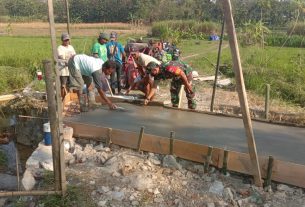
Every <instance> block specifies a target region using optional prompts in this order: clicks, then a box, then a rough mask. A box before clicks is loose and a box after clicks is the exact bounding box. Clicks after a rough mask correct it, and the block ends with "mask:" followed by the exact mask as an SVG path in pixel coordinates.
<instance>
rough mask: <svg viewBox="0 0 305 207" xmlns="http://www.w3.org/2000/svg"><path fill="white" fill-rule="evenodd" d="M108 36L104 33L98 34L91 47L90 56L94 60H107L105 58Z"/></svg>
mask: <svg viewBox="0 0 305 207" xmlns="http://www.w3.org/2000/svg"><path fill="white" fill-rule="evenodd" d="M108 39H109V37H108V35H107V34H106V33H100V35H99V37H98V39H97V42H96V43H95V44H94V45H93V46H92V49H91V52H92V55H93V56H94V57H96V58H101V59H102V60H103V61H104V62H106V61H107V60H108V57H107V47H106V43H107V42H108Z"/></svg>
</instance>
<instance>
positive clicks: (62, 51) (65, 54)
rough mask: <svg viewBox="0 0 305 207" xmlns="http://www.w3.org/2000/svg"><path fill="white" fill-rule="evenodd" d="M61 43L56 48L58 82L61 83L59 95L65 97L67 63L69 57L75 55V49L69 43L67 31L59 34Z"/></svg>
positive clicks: (67, 77) (67, 76)
mask: <svg viewBox="0 0 305 207" xmlns="http://www.w3.org/2000/svg"><path fill="white" fill-rule="evenodd" d="M61 41H62V43H61V45H59V46H58V48H57V54H58V59H59V61H58V63H57V66H58V69H59V74H60V84H61V97H62V99H64V98H65V96H66V94H67V84H68V81H69V69H68V67H67V63H68V60H69V58H70V57H72V56H73V55H75V54H76V53H75V50H74V48H73V46H72V45H70V36H69V34H67V33H63V34H62V35H61Z"/></svg>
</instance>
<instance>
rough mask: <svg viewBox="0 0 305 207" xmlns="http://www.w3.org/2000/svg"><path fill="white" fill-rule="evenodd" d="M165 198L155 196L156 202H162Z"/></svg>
mask: <svg viewBox="0 0 305 207" xmlns="http://www.w3.org/2000/svg"><path fill="white" fill-rule="evenodd" d="M163 201H164V200H163V198H161V197H157V198H155V199H154V202H155V203H162V202H163Z"/></svg>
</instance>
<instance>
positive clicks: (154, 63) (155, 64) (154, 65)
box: [146, 61, 159, 73]
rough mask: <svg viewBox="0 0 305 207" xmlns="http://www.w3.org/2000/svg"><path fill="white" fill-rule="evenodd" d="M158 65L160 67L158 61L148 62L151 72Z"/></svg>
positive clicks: (147, 67) (148, 69)
mask: <svg viewBox="0 0 305 207" xmlns="http://www.w3.org/2000/svg"><path fill="white" fill-rule="evenodd" d="M157 67H159V65H158V64H157V63H156V62H153V61H152V62H150V63H148V64H147V66H146V69H147V71H148V72H149V73H150V72H151V70H152V69H155V68H157Z"/></svg>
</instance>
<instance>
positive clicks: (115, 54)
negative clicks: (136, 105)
mask: <svg viewBox="0 0 305 207" xmlns="http://www.w3.org/2000/svg"><path fill="white" fill-rule="evenodd" d="M117 37H118V35H117V33H116V32H111V33H110V41H109V42H108V43H107V44H106V47H107V55H108V59H109V60H112V61H115V62H116V81H115V73H112V74H111V78H110V82H111V90H112V93H113V94H115V85H116V84H117V87H118V93H120V92H121V73H122V64H123V61H122V59H123V58H124V59H125V58H126V54H125V52H124V48H123V46H122V44H121V43H119V42H117Z"/></svg>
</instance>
